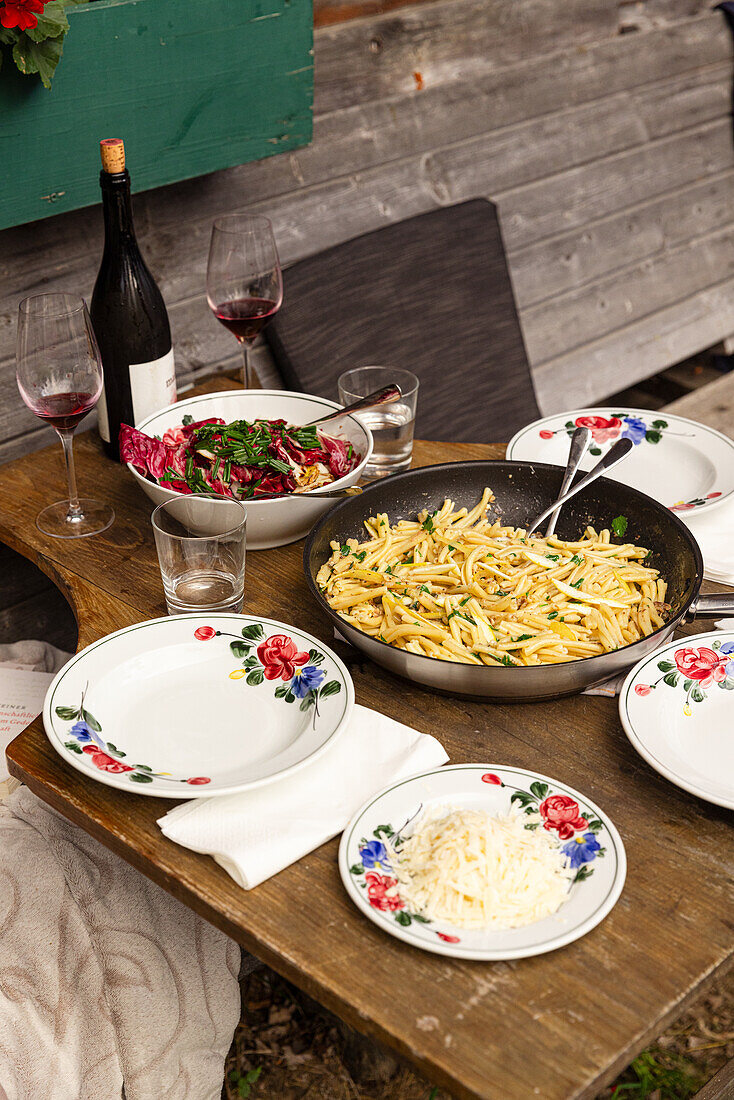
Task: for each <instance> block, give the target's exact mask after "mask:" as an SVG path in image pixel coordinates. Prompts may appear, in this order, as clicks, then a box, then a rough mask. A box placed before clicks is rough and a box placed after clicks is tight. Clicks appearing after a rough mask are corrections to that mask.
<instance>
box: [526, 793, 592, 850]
mask: <svg viewBox="0 0 734 1100" xmlns="http://www.w3.org/2000/svg"><path fill="white" fill-rule="evenodd" d="M538 812H539V814H540V816H541V817H542V818H543V828H544V829H548V831H549V832H550V831H551V830H553V829H555V831H556V832H557V833H558V836H559V838H560V839H561V840H568V839H569V838H570V837H572V836H573V834H574V833H575V832H576V831H577V830H578V829H585V828H586V827H587V825H588V822H587V820H586V818H585V817H582V816H581V814H580V812H579V805H578V802H575V801H574V800H573V798H571V796H570V795H568V794H551V795H549V796H548V798H546V799H544V801H543V802H541V803H540V806H539V807H538Z"/></svg>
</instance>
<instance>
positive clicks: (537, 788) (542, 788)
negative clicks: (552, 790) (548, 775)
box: [530, 780, 548, 802]
mask: <svg viewBox="0 0 734 1100" xmlns="http://www.w3.org/2000/svg"><path fill="white" fill-rule="evenodd" d="M530 793H531V794H534V795H535V797H536V798H537V799H538V801H539V802H542V801H543V799H544V798H545V796H546V795H547V794H548V784H547V783H539V782H538V781H537V780H536V781H535V783H531V784H530Z"/></svg>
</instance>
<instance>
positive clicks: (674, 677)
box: [663, 672, 678, 688]
mask: <svg viewBox="0 0 734 1100" xmlns="http://www.w3.org/2000/svg"><path fill="white" fill-rule="evenodd" d="M663 683H664V684H667V685H668V687H672V688H674V687H677V686H678V673H677V672H668V673H667V674H666V675H665V676H663Z"/></svg>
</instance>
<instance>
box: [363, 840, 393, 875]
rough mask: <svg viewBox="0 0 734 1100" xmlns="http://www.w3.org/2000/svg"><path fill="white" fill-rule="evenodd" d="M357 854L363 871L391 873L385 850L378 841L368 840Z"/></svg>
mask: <svg viewBox="0 0 734 1100" xmlns="http://www.w3.org/2000/svg"><path fill="white" fill-rule="evenodd" d="M359 854H360V857H361V859H362V863H363V864H364V866H365V869H366V870H368V871H372V870H377V871H391V870H392V867H391V866H390V862H389V860H388V858H387V849H386V848H385V845H384V844H383V843H382V841H380V840H370V841H369V842H368V843H367V844H365V845H364V847H362V848H360V849H359Z"/></svg>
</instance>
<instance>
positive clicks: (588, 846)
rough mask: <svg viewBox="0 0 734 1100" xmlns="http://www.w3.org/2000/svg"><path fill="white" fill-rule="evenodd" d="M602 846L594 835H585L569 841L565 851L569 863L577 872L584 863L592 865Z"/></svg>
mask: <svg viewBox="0 0 734 1100" xmlns="http://www.w3.org/2000/svg"><path fill="white" fill-rule="evenodd" d="M600 849H601V844H600V843H599V841H598V840H597V839H596V837H595V836H594V834H593V833H583V834H582V835H580V836H575V837H574V838H573V840H569V842H568V844H564V845H563V851H564V853H565V855H567V856H568V862H569V863H570V864H571V866H572V867H573V868H574V870H577V869H578V868H579V867H580V866H581V865H582V863H591V861H592V859H596V853H597V852H598V851H600Z"/></svg>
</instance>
